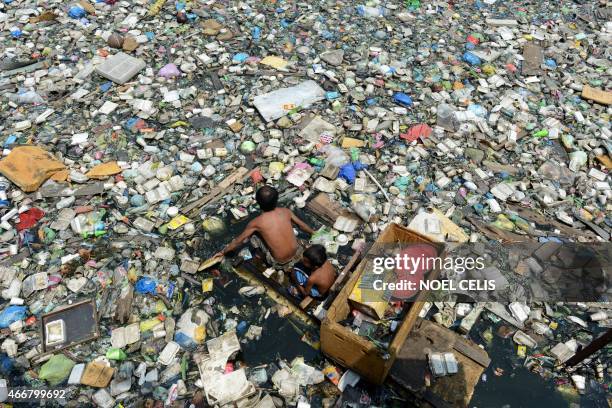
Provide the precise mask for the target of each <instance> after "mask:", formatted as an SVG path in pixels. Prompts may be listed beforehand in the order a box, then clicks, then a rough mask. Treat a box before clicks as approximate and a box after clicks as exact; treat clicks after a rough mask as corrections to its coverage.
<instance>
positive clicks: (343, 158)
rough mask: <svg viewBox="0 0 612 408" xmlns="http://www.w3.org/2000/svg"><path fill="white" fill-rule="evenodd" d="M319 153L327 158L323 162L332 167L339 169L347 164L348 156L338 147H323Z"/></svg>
mask: <svg viewBox="0 0 612 408" xmlns="http://www.w3.org/2000/svg"><path fill="white" fill-rule="evenodd" d="M321 152H323V153H325V156H327V159H325V162H326V163H328V164H331V165H332V166H335V167H338V168H340V167H342V166H344V165H345V164H347V163H348V162H349V157H348V155H347V154H346V153H344V151H343V150H342V149H341V148H339V147H338V146H332V145H325V146H323V147H322V148H321Z"/></svg>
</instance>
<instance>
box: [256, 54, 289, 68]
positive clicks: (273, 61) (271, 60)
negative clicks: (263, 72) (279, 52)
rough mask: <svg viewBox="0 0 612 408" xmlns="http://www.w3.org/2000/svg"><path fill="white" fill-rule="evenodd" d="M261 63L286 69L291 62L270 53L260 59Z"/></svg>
mask: <svg viewBox="0 0 612 408" xmlns="http://www.w3.org/2000/svg"><path fill="white" fill-rule="evenodd" d="M259 63H260V64H263V65H267V66H269V67H272V68H276V69H285V68H286V67H287V64H289V62H287V61H285V60H284V59H282V58H280V57H276V56H274V55H268V56H267V57H265V58H264V59H262V60H261V61H259Z"/></svg>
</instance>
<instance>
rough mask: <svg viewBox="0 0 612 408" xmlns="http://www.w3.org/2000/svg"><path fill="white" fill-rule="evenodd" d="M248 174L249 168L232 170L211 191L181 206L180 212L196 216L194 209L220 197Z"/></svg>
mask: <svg viewBox="0 0 612 408" xmlns="http://www.w3.org/2000/svg"><path fill="white" fill-rule="evenodd" d="M248 174H250V172H249V169H247V168H246V167H240V168H239V169H238V170H236V171H234V172H233V173H232V174H230V175H229V176H227V177H226V178H225V179H223V180H221V181H220V182H219V184H217V186H216V187H215V188H213V189H212V190H211V192H210V193H208V194H207V195H206V196H204V197H202V198H199V199H197V200H196V201H193V202H192V203H189V204H187V205H186V206H184V207H182V208H181V213H183V214H185V215H188V216H191V217H195V216H197V215H198V214H197V212H198V211H196V210H199V209H200V208H201V207H203V206H205V205H206V204H210V203H212V202H214V201H216V200H217V199H219V198H221V196H222V195H223V193H225V192H226V190H227V189H228V188H229V187H231V186H232V185H233V184H234V183H236V182H238V181H241V180H243V179H244V178H246V176H248Z"/></svg>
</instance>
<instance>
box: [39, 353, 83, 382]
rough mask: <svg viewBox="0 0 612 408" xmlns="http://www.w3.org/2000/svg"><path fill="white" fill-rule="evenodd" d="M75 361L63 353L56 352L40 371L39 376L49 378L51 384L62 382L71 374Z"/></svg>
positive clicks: (42, 378)
mask: <svg viewBox="0 0 612 408" xmlns="http://www.w3.org/2000/svg"><path fill="white" fill-rule="evenodd" d="M74 364H75V363H74V361H72V360H71V359H69V358H68V357H66V356H65V355H63V354H56V355H54V356H53V357H51V358H50V359H49V361H47V362H46V363H45V364H43V366H42V367H40V371H39V372H38V378H40V379H41V380H47V381H48V382H49V384H50V385H52V386H55V385H58V384H60V383H61V382H62V381H64V380H65V379H66V378H68V376H69V375H70V372H71V371H72V367H74Z"/></svg>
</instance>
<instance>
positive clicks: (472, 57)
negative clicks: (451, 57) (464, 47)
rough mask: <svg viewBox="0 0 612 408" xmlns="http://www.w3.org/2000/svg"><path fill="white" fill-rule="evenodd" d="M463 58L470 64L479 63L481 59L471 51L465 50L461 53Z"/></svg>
mask: <svg viewBox="0 0 612 408" xmlns="http://www.w3.org/2000/svg"><path fill="white" fill-rule="evenodd" d="M463 60H464V61H465V62H467V63H468V64H470V65H480V64H482V61H481V60H480V58H478V56H476V55H474V54H472V53H471V52H466V53H464V54H463Z"/></svg>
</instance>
